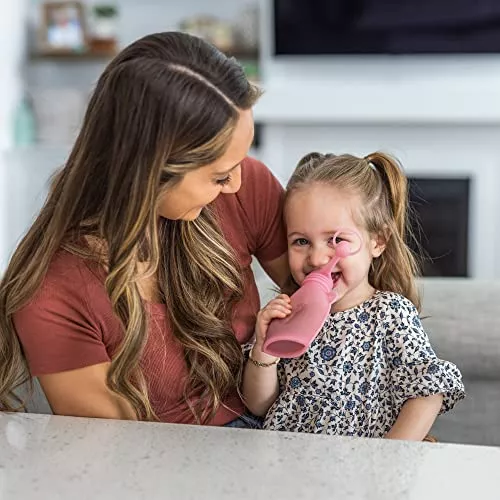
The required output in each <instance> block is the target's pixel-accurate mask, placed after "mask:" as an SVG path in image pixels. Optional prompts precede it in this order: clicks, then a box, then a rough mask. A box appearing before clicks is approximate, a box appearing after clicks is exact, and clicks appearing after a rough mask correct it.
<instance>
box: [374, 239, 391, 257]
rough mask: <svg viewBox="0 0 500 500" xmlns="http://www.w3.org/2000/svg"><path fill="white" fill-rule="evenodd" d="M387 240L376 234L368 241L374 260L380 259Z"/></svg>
mask: <svg viewBox="0 0 500 500" xmlns="http://www.w3.org/2000/svg"><path fill="white" fill-rule="evenodd" d="M388 239H389V238H388V236H386V235H385V234H383V233H378V234H376V235H373V236H372V239H371V240H370V248H371V253H372V257H373V258H374V259H376V258H377V257H380V256H381V255H382V254H383V253H384V250H385V247H386V246H387V241H388Z"/></svg>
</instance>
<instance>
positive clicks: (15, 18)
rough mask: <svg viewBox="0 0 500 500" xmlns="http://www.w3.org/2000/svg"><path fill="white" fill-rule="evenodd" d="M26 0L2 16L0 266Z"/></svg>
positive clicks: (9, 4) (0, 264)
mask: <svg viewBox="0 0 500 500" xmlns="http://www.w3.org/2000/svg"><path fill="white" fill-rule="evenodd" d="M26 8H27V2H26V0H15V1H8V2H3V4H2V15H1V16H0V61H1V64H0V269H3V268H4V265H5V262H6V259H7V250H6V245H7V243H6V241H7V227H6V226H7V217H8V215H7V209H8V206H7V202H6V196H7V192H8V189H9V186H8V185H7V182H6V178H5V175H6V171H7V169H8V168H9V165H8V164H7V163H6V162H5V158H4V156H3V152H5V151H6V150H8V149H9V148H11V147H12V124H13V114H14V110H15V107H16V105H17V103H18V102H19V98H20V97H21V89H22V83H21V81H22V80H21V62H22V57H23V55H24V48H25V30H24V28H25V24H24V22H25V15H26Z"/></svg>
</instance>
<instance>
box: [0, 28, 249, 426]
mask: <svg viewBox="0 0 500 500" xmlns="http://www.w3.org/2000/svg"><path fill="white" fill-rule="evenodd" d="M258 96H259V90H258V89H257V88H256V87H255V86H253V85H252V84H250V83H249V82H248V80H247V78H246V77H245V74H244V72H243V70H242V69H241V67H240V66H239V65H238V64H237V63H236V61H235V60H234V59H228V58H227V57H226V56H224V55H223V54H222V53H221V52H219V51H218V50H217V49H215V48H214V47H213V46H211V45H210V44H208V43H206V42H204V41H202V40H200V39H198V38H196V37H192V36H189V35H187V34H182V33H176V32H169V33H158V34H154V35H150V36H147V37H144V38H142V39H140V40H138V41H136V42H134V43H133V44H131V45H130V46H129V47H127V48H125V49H124V50H123V51H122V52H121V53H120V54H119V55H118V56H117V57H116V58H115V59H114V60H113V61H112V62H111V63H110V64H109V65H108V67H107V68H106V69H105V71H104V73H103V74H102V75H101V77H100V79H99V80H98V82H97V85H96V88H95V90H94V92H93V95H92V97H91V99H90V103H89V106H88V109H87V112H86V115H85V117H84V120H83V124H82V127H81V131H80V133H79V136H78V138H77V140H76V143H75V145H74V147H73V149H72V151H71V154H70V155H69V158H68V160H67V162H66V164H65V166H64V168H63V169H62V170H61V171H60V172H59V173H58V174H57V176H56V177H55V179H54V182H53V185H52V189H51V191H50V193H49V196H48V198H47V201H46V203H45V205H44V207H43V209H42V210H41V212H40V214H39V215H38V217H37V219H36V220H35V222H34V223H33V225H32V226H31V228H30V229H29V231H28V232H27V234H26V236H25V237H24V238H23V240H22V241H21V243H20V244H19V246H18V248H17V250H16V251H15V253H14V255H13V257H12V259H11V261H10V263H9V266H8V268H7V270H6V272H5V275H4V277H3V279H2V282H1V285H0V409H4V410H9V411H14V410H18V409H20V408H22V401H20V399H19V398H18V397H17V396H16V392H15V391H16V388H18V387H19V386H20V385H21V384H24V383H25V382H27V381H29V380H30V373H29V370H28V367H27V363H26V359H25V356H24V354H23V351H22V347H21V345H20V343H19V340H18V337H17V335H16V332H15V328H14V324H13V314H14V313H15V312H16V311H18V310H19V309H20V308H22V307H23V306H24V305H26V304H27V303H28V302H29V301H30V299H31V298H32V297H33V296H34V295H35V293H36V292H37V290H38V289H39V288H40V286H41V284H42V282H43V280H44V277H45V275H46V273H47V270H48V267H49V265H50V263H51V261H52V259H53V257H54V254H55V253H56V252H57V251H58V250H59V249H61V248H64V249H66V250H69V251H70V252H73V253H75V254H78V255H80V256H82V257H84V258H89V259H99V260H100V261H101V263H102V264H103V266H105V268H106V269H107V277H106V281H105V286H106V290H107V293H108V295H109V298H110V301H111V304H112V307H113V310H114V312H115V314H116V315H117V316H118V318H119V319H120V321H121V323H122V325H123V341H122V343H121V346H120V347H119V349H118V350H117V352H115V353H114V355H113V357H112V361H111V366H110V369H109V373H108V378H107V384H108V386H109V388H110V389H111V390H112V391H114V392H115V393H117V394H119V395H121V396H123V397H125V398H126V399H127V400H128V401H129V402H130V403H131V405H132V407H133V408H134V410H135V412H136V414H137V417H138V418H140V419H146V420H151V419H155V418H156V416H155V412H154V410H153V408H152V406H151V403H150V401H149V397H148V390H147V386H146V381H145V379H144V376H143V374H142V371H141V368H140V363H139V362H140V359H141V354H142V352H143V349H144V346H145V343H146V341H147V332H148V321H147V314H146V311H145V308H144V304H143V300H142V298H141V295H140V293H139V289H138V285H137V281H138V280H139V279H140V278H141V276H143V274H142V275H141V273H140V272H139V270H138V263H140V262H142V263H144V262H147V263H148V269H147V271H146V272H147V273H154V274H155V275H156V276H157V277H158V284H159V289H160V294H161V296H162V298H163V300H164V302H165V304H166V307H167V310H168V311H169V320H170V323H171V325H172V329H173V333H174V335H175V336H176V337H177V339H178V340H179V341H180V343H181V344H182V345H183V347H184V351H185V358H186V361H187V364H188V368H189V383H188V384H187V386H186V398H188V400H189V401H191V395H193V394H201V396H200V397H201V399H200V400H199V401H200V403H199V404H194V403H191V405H192V409H193V411H194V412H195V414H196V416H197V418H198V420H199V421H204V420H206V419H208V418H210V416H211V415H213V414H214V412H215V411H216V409H217V407H218V406H219V405H220V404H221V402H222V401H223V400H224V398H225V397H226V395H227V394H228V393H229V392H230V391H231V390H233V389H234V388H235V387H238V386H239V381H240V377H241V370H242V363H243V359H242V354H241V347H240V345H239V344H238V341H237V340H236V338H235V336H234V334H233V332H232V331H231V326H230V317H231V309H232V305H233V304H234V303H235V302H236V301H237V300H239V298H240V297H241V293H242V280H241V274H240V269H239V266H238V264H237V261H236V258H235V256H234V254H233V251H232V249H231V248H230V247H229V246H228V244H227V242H226V241H225V239H224V237H223V235H222V233H221V230H220V228H219V226H218V223H217V219H216V217H215V216H214V215H213V214H212V213H211V212H210V210H209V209H205V210H203V211H202V213H201V215H200V216H199V217H198V219H196V220H195V221H193V222H185V221H171V220H165V219H161V220H158V217H157V211H156V209H157V207H156V204H157V200H158V197H159V195H160V193H162V192H165V190H166V189H168V188H169V187H171V186H172V185H174V184H175V183H176V182H178V181H179V180H180V179H181V178H182V176H183V175H184V174H185V173H186V172H188V171H190V170H193V169H197V168H200V167H201V166H203V165H206V164H209V163H211V162H213V161H215V160H216V159H217V158H219V157H220V156H221V155H222V154H223V153H224V152H225V150H226V148H227V145H228V143H229V140H230V138H231V135H232V131H233V129H234V127H235V124H236V121H237V119H238V116H239V115H238V111H239V110H240V109H249V108H250V107H251V106H252V105H253V104H254V103H255V101H256V100H257V98H258ZM83 237H86V238H87V239H88V238H90V239H92V240H94V241H99V242H101V243H102V245H101V248H104V249H105V250H104V252H101V253H100V254H99V253H98V252H95V251H89V250H88V248H86V247H85V245H82V243H81V242H82V238H83ZM94 250H95V249H94ZM195 400H196V399H195Z"/></svg>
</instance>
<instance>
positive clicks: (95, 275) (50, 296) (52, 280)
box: [26, 248, 107, 308]
mask: <svg viewBox="0 0 500 500" xmlns="http://www.w3.org/2000/svg"><path fill="white" fill-rule="evenodd" d="M89 297H92V298H93V302H96V301H98V300H99V299H100V298H101V297H102V298H103V299H105V298H106V297H107V295H106V291H105V288H104V270H102V271H100V268H99V266H98V265H97V264H96V263H95V262H93V261H90V260H89V259H86V258H84V257H83V256H80V255H77V254H74V253H72V252H70V251H68V250H65V249H62V248H61V249H59V250H58V251H57V252H56V253H55V254H54V256H53V257H52V260H51V261H50V264H49V266H48V268H47V272H46V273H45V276H44V277H43V279H42V282H41V284H40V286H39V288H38V290H37V291H36V292H35V294H34V295H33V297H32V299H31V300H30V302H29V303H28V304H27V305H26V307H28V308H29V307H43V308H46V307H47V306H48V305H49V304H52V305H53V304H55V303H58V302H64V303H67V304H69V303H74V304H75V306H76V305H83V303H85V304H86V303H87V301H88V300H89Z"/></svg>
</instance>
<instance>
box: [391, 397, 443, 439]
mask: <svg viewBox="0 0 500 500" xmlns="http://www.w3.org/2000/svg"><path fill="white" fill-rule="evenodd" d="M442 403H443V395H442V394H433V395H432V396H427V397H420V398H414V399H408V401H406V403H405V404H404V405H403V406H402V407H401V411H400V412H399V416H398V418H397V419H396V422H395V423H394V425H393V426H392V429H391V430H390V431H389V432H388V433H387V434H386V435H385V437H386V439H405V440H408V441H422V440H423V439H424V438H425V436H427V434H428V433H429V431H430V429H431V427H432V425H433V424H434V421H435V420H436V417H437V416H438V414H439V410H440V409H441V405H442Z"/></svg>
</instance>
